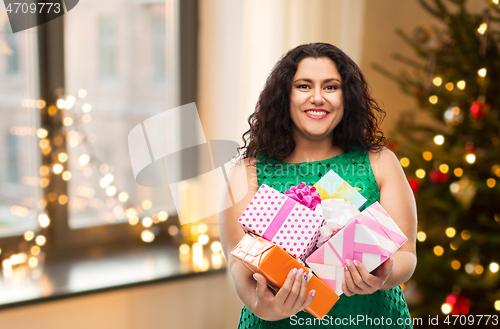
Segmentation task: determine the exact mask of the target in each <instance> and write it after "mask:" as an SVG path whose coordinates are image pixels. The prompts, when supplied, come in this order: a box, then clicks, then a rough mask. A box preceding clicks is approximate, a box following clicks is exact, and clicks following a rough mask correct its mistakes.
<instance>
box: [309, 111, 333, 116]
mask: <svg viewBox="0 0 500 329" xmlns="http://www.w3.org/2000/svg"><path fill="white" fill-rule="evenodd" d="M306 113H308V114H312V115H327V114H328V112H326V111H306Z"/></svg>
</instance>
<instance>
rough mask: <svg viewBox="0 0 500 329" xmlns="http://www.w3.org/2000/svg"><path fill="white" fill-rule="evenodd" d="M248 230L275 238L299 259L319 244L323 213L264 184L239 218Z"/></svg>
mask: <svg viewBox="0 0 500 329" xmlns="http://www.w3.org/2000/svg"><path fill="white" fill-rule="evenodd" d="M239 223H240V225H241V226H242V227H243V229H244V230H245V231H248V232H254V233H256V234H258V235H260V236H262V237H263V238H264V239H266V240H268V241H270V242H273V243H274V244H276V245H277V246H279V247H281V248H282V249H283V250H285V251H287V252H288V253H289V254H291V255H292V256H294V257H295V258H298V259H304V258H305V257H307V256H308V255H309V253H310V252H311V250H312V249H313V248H314V247H315V244H316V240H317V239H318V236H319V228H320V227H321V226H322V225H323V216H321V214H320V213H319V212H316V211H313V210H311V209H309V208H307V207H306V206H303V205H302V204H300V203H298V202H297V201H295V200H293V199H291V198H289V197H287V196H285V195H284V194H283V193H281V192H279V191H277V190H275V189H273V188H272V187H270V186H267V185H265V184H262V185H261V186H260V188H259V189H258V191H257V193H256V194H255V196H254V197H253V199H252V201H251V202H250V203H249V204H248V206H247V208H246V209H245V211H244V212H243V214H242V215H241V217H240V219H239Z"/></svg>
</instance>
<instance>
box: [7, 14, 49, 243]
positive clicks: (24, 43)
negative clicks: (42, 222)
mask: <svg viewBox="0 0 500 329" xmlns="http://www.w3.org/2000/svg"><path fill="white" fill-rule="evenodd" d="M36 49H37V47H36V29H33V30H31V31H23V32H19V33H16V34H14V33H12V30H11V27H10V24H8V22H7V24H4V25H3V26H0V238H6V237H15V236H22V235H23V234H24V232H26V231H27V230H35V229H37V226H38V221H37V218H38V216H39V214H41V213H42V212H43V211H44V207H45V203H44V200H43V193H42V192H43V191H42V187H41V183H42V182H41V177H40V173H39V168H40V161H41V154H40V148H39V146H38V142H39V140H38V138H37V136H36V131H37V128H38V127H39V125H40V117H39V111H40V109H39V105H41V104H40V103H39V102H37V101H36V100H37V99H38V98H39V97H38V82H37V80H36V71H37V69H38V65H37V62H36V58H35V57H33V56H19V53H20V52H22V53H30V54H34V53H36ZM3 246H4V244H2V245H0V247H3Z"/></svg>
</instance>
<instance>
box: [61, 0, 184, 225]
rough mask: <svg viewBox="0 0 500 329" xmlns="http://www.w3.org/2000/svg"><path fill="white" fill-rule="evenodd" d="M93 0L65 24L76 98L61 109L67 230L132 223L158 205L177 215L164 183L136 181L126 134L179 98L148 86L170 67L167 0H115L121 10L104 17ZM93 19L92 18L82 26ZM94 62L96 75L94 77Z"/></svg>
mask: <svg viewBox="0 0 500 329" xmlns="http://www.w3.org/2000/svg"><path fill="white" fill-rule="evenodd" d="M91 2H92V1H91ZM94 2H95V4H96V5H95V6H90V7H88V8H89V9H90V8H92V10H91V11H85V10H78V11H75V12H74V13H73V14H72V16H71V19H67V20H66V21H65V26H64V27H65V54H66V57H65V63H66V72H65V77H66V79H65V80H66V91H67V96H68V95H71V96H73V97H74V98H75V103H74V105H73V107H72V109H71V110H69V111H65V112H64V116H65V119H64V120H68V121H67V122H66V124H67V125H66V127H65V135H66V137H65V138H66V140H67V141H68V143H67V144H68V147H67V152H66V153H67V155H68V160H67V163H66V164H65V168H67V170H68V171H69V172H70V174H71V178H70V179H69V180H68V183H67V184H68V197H69V204H68V207H69V208H68V211H69V227H70V229H80V228H85V227H87V228H88V227H94V226H103V225H110V224H119V223H125V224H128V222H129V221H130V222H131V223H136V222H137V221H138V220H139V219H142V217H144V216H148V215H150V214H151V215H152V214H155V213H158V212H159V211H165V212H168V213H169V214H170V215H173V214H175V206H174V203H173V201H172V199H171V196H170V195H169V193H168V192H167V191H166V188H163V189H162V188H151V187H143V186H139V185H137V184H136V183H135V181H134V176H133V172H132V168H131V164H130V156H129V151H128V139H127V136H128V133H129V132H130V131H131V130H132V128H133V127H135V126H136V125H138V124H140V123H141V122H142V121H144V120H145V119H147V118H149V117H151V116H153V115H155V114H158V113H161V112H163V111H165V110H168V109H169V106H170V107H174V106H175V99H176V98H177V99H178V97H177V96H176V95H175V94H172V93H169V92H168V91H167V90H165V88H162V89H161V90H160V91H158V90H157V89H154V88H152V83H156V84H158V83H160V84H161V83H162V82H165V80H166V75H167V70H168V69H169V68H171V67H175V63H173V62H172V61H173V56H170V57H167V55H166V48H165V45H166V38H167V37H169V38H172V39H173V38H174V37H173V36H171V34H173V33H174V31H168V33H167V31H166V28H167V27H166V19H167V18H166V13H167V5H166V3H157V4H147V5H145V4H142V3H134V2H120V10H119V11H117V12H116V14H115V15H114V16H109V15H110V13H108V12H107V10H106V8H105V7H103V6H100V5H98V3H99V2H98V1H95V0H94ZM82 9H83V8H82ZM168 19H169V20H172V19H174V17H169V18H168ZM92 21H94V22H97V25H96V26H94V27H92V25H90V26H89V27H88V29H87V28H85V29H83V28H82V26H84V25H86V24H87V22H92ZM151 26H152V28H151ZM168 34H170V35H169V36H167V35H168ZM124 36H126V37H124ZM76 40H78V41H77V42H75V41H76ZM95 44H97V45H98V52H97V53H96V52H94V51H93V49H92V47H93V45H95ZM170 51H173V50H170ZM96 54H98V56H96ZM168 61H171V62H168ZM95 69H97V70H98V72H99V74H98V75H99V77H100V80H99V81H95V80H93V79H92V72H95ZM148 72H153V81H151V79H149V81H148V77H147V73H148ZM118 77H119V79H118V81H119V82H118V83H117V84H116V85H114V86H113V88H112V89H109V88H105V89H103V88H101V86H102V85H101V84H100V82H102V81H109V80H112V79H116V78H118ZM163 87H165V86H164V85H163ZM68 123H71V124H68ZM173 124H174V125H179V124H180V123H177V124H175V123H173ZM127 210H128V214H129V215H128V216H127ZM131 214H132V215H131ZM133 214H136V215H133ZM155 220H156V219H155Z"/></svg>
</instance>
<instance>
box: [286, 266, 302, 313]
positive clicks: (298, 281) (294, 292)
mask: <svg viewBox="0 0 500 329" xmlns="http://www.w3.org/2000/svg"><path fill="white" fill-rule="evenodd" d="M303 273H304V269H302V268H300V269H299V270H298V271H297V272H296V274H295V278H294V281H293V285H292V289H291V291H290V293H289V294H288V297H287V298H286V300H285V309H286V310H289V311H291V310H293V309H294V307H293V306H294V305H295V304H296V302H297V298H298V297H299V295H300V288H301V286H302V281H303V280H304V278H303V277H302V275H303ZM300 304H302V302H301V303H300Z"/></svg>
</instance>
